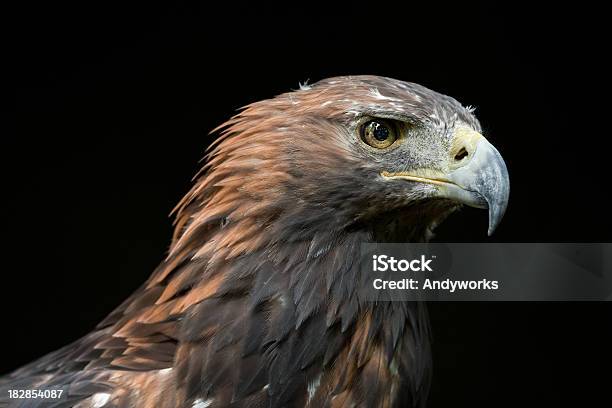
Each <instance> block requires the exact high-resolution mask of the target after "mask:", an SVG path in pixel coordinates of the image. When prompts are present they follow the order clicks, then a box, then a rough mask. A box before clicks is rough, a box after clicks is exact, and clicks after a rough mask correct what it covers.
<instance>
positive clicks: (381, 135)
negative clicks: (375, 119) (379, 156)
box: [373, 123, 389, 142]
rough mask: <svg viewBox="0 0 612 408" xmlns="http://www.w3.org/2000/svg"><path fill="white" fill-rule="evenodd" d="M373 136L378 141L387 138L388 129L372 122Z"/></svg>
mask: <svg viewBox="0 0 612 408" xmlns="http://www.w3.org/2000/svg"><path fill="white" fill-rule="evenodd" d="M373 125H374V126H373V127H374V138H375V139H376V140H378V141H380V142H384V141H385V140H387V139H388V138H389V129H387V127H386V126H384V125H381V124H380V123H373Z"/></svg>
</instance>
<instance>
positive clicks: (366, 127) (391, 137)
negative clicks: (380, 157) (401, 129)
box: [359, 119, 397, 149]
mask: <svg viewBox="0 0 612 408" xmlns="http://www.w3.org/2000/svg"><path fill="white" fill-rule="evenodd" d="M359 133H360V135H361V139H362V140H363V141H364V142H366V143H367V144H369V145H370V146H372V147H375V148H377V149H384V148H386V147H389V146H391V145H392V144H393V143H394V142H395V141H396V140H397V131H396V127H395V126H393V124H391V123H389V122H387V121H385V120H381V119H373V120H370V121H368V122H366V123H364V124H363V125H361V129H360V131H359Z"/></svg>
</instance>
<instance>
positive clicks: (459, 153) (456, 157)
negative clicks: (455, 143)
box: [455, 147, 468, 161]
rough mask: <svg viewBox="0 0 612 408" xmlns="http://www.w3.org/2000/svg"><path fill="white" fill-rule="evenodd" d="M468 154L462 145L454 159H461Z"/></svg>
mask: <svg viewBox="0 0 612 408" xmlns="http://www.w3.org/2000/svg"><path fill="white" fill-rule="evenodd" d="M467 155H468V152H467V150H465V147H462V148H461V149H460V150H459V151H458V152H457V154H456V155H455V160H457V161H461V160H463V159H464V158H465V157H466V156H467Z"/></svg>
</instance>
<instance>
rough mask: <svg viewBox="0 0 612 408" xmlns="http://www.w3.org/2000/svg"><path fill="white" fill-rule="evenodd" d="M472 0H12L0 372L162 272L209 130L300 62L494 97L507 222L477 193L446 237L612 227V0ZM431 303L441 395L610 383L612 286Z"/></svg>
mask: <svg viewBox="0 0 612 408" xmlns="http://www.w3.org/2000/svg"><path fill="white" fill-rule="evenodd" d="M457 3H459V4H456V5H455V6H450V5H443V4H435V5H432V6H431V7H430V8H429V7H423V6H422V5H421V6H418V7H417V5H416V4H413V3H410V2H403V3H401V5H397V4H383V3H381V2H376V3H371V4H369V5H363V6H358V5H356V4H352V5H348V4H347V5H345V6H343V7H342V6H337V7H336V8H334V9H332V7H331V5H329V4H328V5H327V6H325V7H321V8H319V7H315V6H314V5H310V4H306V3H305V4H302V5H300V6H296V7H295V9H293V10H280V9H278V8H277V7H276V6H272V5H257V6H255V5H251V6H249V7H244V6H239V5H237V4H235V5H229V4H228V5H227V7H226V8H224V7H222V5H219V4H214V5H213V4H209V5H204V3H201V4H199V5H186V4H176V3H175V4H173V5H168V4H166V5H154V4H152V3H146V4H142V5H138V4H130V5H127V4H124V3H119V4H114V5H113V4H110V3H103V4H100V5H92V4H90V3H89V2H82V3H79V4H63V5H58V4H54V3H48V4H45V5H37V4H33V3H29V4H24V5H23V6H22V7H21V8H20V9H19V10H16V9H11V10H3V12H2V14H1V19H2V27H3V28H2V30H3V33H2V34H3V43H4V44H5V46H3V50H2V61H3V64H2V65H3V66H4V67H5V68H9V72H8V73H5V74H3V79H4V81H3V82H4V83H5V84H4V85H5V86H7V87H8V90H7V91H3V94H5V95H11V94H13V92H14V99H13V100H12V101H10V100H9V101H8V105H7V107H6V109H3V117H4V119H3V120H2V122H1V125H2V129H3V130H2V138H1V139H2V150H1V153H2V196H3V197H2V199H1V202H0V205H1V206H2V212H1V217H2V225H3V229H2V232H3V236H4V238H5V239H6V240H5V241H6V242H5V243H4V244H3V246H2V258H1V259H2V264H1V265H2V266H1V278H0V279H1V280H0V282H1V287H2V296H1V298H0V302H1V309H0V310H1V312H0V318H1V319H2V325H1V327H2V329H1V339H2V340H1V342H2V343H1V345H2V348H1V349H0V372H6V371H9V370H11V369H14V368H16V367H18V366H19V365H21V364H24V363H26V362H28V361H29V360H32V359H34V358H36V357H38V356H41V355H42V354H44V353H46V352H49V351H52V350H54V349H56V348H58V347H60V346H62V345H64V344H66V343H67V342H70V341H72V340H74V339H76V338H78V337H79V336H81V335H83V334H85V333H86V332H87V331H89V330H90V329H91V328H92V327H93V326H94V325H95V324H96V323H97V322H98V321H99V320H101V319H102V318H103V317H104V316H105V315H106V314H107V313H109V312H110V311H111V310H112V309H113V308H114V307H115V306H116V305H118V304H119V303H120V302H121V300H123V299H124V298H125V297H126V296H128V294H130V293H131V292H132V291H133V290H134V289H135V288H136V287H137V286H138V285H139V284H140V283H141V282H143V281H144V279H145V278H146V277H147V276H148V274H149V273H150V272H151V271H152V270H153V268H154V267H155V266H156V264H157V263H158V262H159V261H160V260H161V259H162V258H163V256H164V254H165V251H166V249H167V245H168V242H169V238H170V234H171V221H170V219H168V218H167V215H168V213H169V212H170V210H171V209H172V207H173V206H174V204H175V203H176V202H177V201H178V200H179V199H180V197H181V196H182V194H184V193H185V192H186V191H187V189H188V188H189V185H190V179H191V177H192V176H193V174H194V173H195V172H196V170H197V169H198V166H199V165H198V160H199V159H200V158H201V156H202V154H203V151H204V149H205V147H206V145H207V144H208V143H210V141H211V140H212V138H211V136H208V132H209V131H210V130H211V129H212V128H214V127H215V126H216V125H218V124H219V123H221V122H222V121H224V120H225V119H227V118H228V117H229V116H231V115H232V114H233V113H234V112H235V111H236V109H238V108H240V107H241V106H243V105H245V104H247V103H249V102H252V101H255V100H259V99H263V98H267V97H271V96H273V95H275V94H278V93H280V92H284V91H287V90H289V89H295V88H297V87H298V82H299V81H302V82H303V81H306V80H310V81H311V82H314V81H316V80H318V79H322V78H325V77H328V76H334V75H343V74H378V75H385V76H390V77H395V78H398V79H402V80H408V81H413V82H418V83H421V84H423V85H426V86H428V87H430V88H432V89H435V90H437V91H439V92H442V93H445V94H448V95H451V96H453V97H455V98H457V99H458V100H460V101H461V102H462V103H464V104H466V105H473V106H476V108H477V110H476V113H477V115H478V117H479V118H480V120H481V122H482V124H483V126H484V128H485V131H486V136H487V137H488V138H489V139H490V140H492V142H493V143H494V144H495V145H496V146H497V147H498V149H499V150H500V151H501V153H502V155H503V156H504V157H505V159H506V162H507V165H508V168H509V171H510V176H511V183H512V192H511V199H510V205H509V208H508V211H507V213H506V217H505V219H504V221H503V222H502V224H501V225H500V227H499V229H498V231H497V232H496V233H495V235H494V236H493V237H492V238H487V237H486V223H487V220H486V214H485V212H481V211H477V210H471V209H466V210H464V211H463V212H462V213H460V214H459V215H456V216H455V217H453V218H452V219H450V220H448V221H447V222H446V223H445V224H444V225H443V226H442V227H440V229H439V231H438V232H439V235H438V240H441V241H476V242H478V241H502V242H503V241H507V242H547V241H552V242H574V241H575V242H609V241H611V237H612V229H611V228H610V227H611V225H612V223H611V218H610V216H609V209H610V200H609V196H608V194H607V192H606V190H608V189H609V187H608V183H609V180H608V177H607V176H606V174H608V170H607V168H608V163H609V161H610V160H609V155H610V153H609V150H608V149H607V146H606V141H607V139H608V137H609V126H608V125H607V124H606V123H607V121H608V116H609V115H607V114H606V112H605V110H606V109H607V105H609V103H606V100H605V97H603V95H605V92H604V90H603V86H604V85H605V81H604V79H605V76H604V67H603V59H604V53H606V52H608V51H609V50H608V48H609V47H608V45H607V43H606V44H605V38H604V33H605V32H606V31H607V30H606V26H605V24H604V22H603V21H601V19H600V18H598V16H599V15H601V12H602V11H601V10H595V9H592V8H591V7H590V6H588V5H586V4H583V5H582V6H581V7H580V8H576V7H575V6H571V7H570V6H567V7H566V8H560V7H561V6H560V5H559V4H554V5H553V4H551V5H539V6H536V5H535V4H523V5H519V4H517V3H514V2H513V3H512V5H506V6H501V5H496V6H494V5H468V4H464V2H457ZM431 314H432V324H433V331H434V359H435V373H434V382H433V390H432V394H431V398H430V406H431V407H448V406H471V407H473V406H487V407H489V406H524V405H527V406H532V405H534V406H535V405H537V406H559V405H568V406H569V405H577V406H601V405H602V404H607V403H609V391H607V389H608V387H609V373H608V372H606V371H605V370H606V369H609V368H610V367H612V365H611V364H610V363H611V362H612V351H611V349H612V347H611V346H612V307H610V305H609V304H604V303H554V304H551V303H548V304H544V303H529V304H528V303H512V304H508V303H506V304H501V303H500V304H484V303H471V304H467V303H463V304H451V303H444V304H442V303H439V304H433V305H431ZM604 397H605V398H604Z"/></svg>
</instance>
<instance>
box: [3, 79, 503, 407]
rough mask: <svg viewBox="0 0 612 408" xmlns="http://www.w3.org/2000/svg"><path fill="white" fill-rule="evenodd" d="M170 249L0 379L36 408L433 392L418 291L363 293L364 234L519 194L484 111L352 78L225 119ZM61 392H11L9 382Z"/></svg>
mask: <svg viewBox="0 0 612 408" xmlns="http://www.w3.org/2000/svg"><path fill="white" fill-rule="evenodd" d="M216 131H217V132H218V133H220V135H219V138H218V139H217V140H216V141H215V142H214V143H213V144H212V146H211V147H210V148H209V151H208V155H207V157H206V158H207V160H206V162H205V165H204V166H203V168H202V170H201V172H200V173H199V174H198V176H197V180H196V182H195V185H194V186H193V188H192V189H191V191H189V192H188V193H187V195H186V196H185V197H184V198H183V199H182V200H181V201H180V203H179V204H178V206H177V207H176V209H175V210H174V213H175V215H176V220H175V232H174V236H173V239H172V243H171V246H170V250H169V254H168V256H167V258H166V259H165V260H164V261H163V262H162V263H161V265H159V267H158V268H157V269H156V270H155V271H154V272H153V274H152V275H151V277H150V278H149V279H148V280H147V281H146V282H145V283H144V284H143V285H142V287H140V288H139V289H138V290H137V291H136V292H135V293H134V294H133V295H132V296H131V297H129V298H128V299H127V300H126V301H125V302H124V303H123V304H122V305H121V306H119V307H118V308H117V309H116V310H115V311H114V312H112V313H111V314H110V315H109V316H108V317H107V318H106V319H105V320H104V321H103V322H101V323H100V324H99V325H98V326H97V327H96V328H95V330H94V331H92V332H91V333H89V334H88V335H86V336H85V337H83V338H81V339H80V340H78V341H76V342H75V343H73V344H70V345H68V346H66V347H64V348H62V349H60V350H58V351H55V352H53V353H51V354H49V355H47V356H45V357H42V358H41V359H39V360H38V361H35V362H33V363H30V364H28V365H26V366H24V367H22V368H20V369H18V370H16V371H14V372H13V373H11V374H8V375H7V376H5V377H3V378H2V379H0V404H2V403H4V404H6V403H8V404H11V405H12V406H24V407H25V406H27V407H38V406H40V407H43V406H44V407H96V408H100V407H159V408H167V407H189V408H204V407H287V406H299V407H302V406H310V407H354V406H366V407H389V406H404V407H413V406H423V405H424V403H425V399H426V396H427V392H428V384H429V373H430V365H431V364H430V359H431V357H430V344H429V336H430V333H429V328H428V327H429V326H428V320H427V313H426V309H425V306H424V304H422V303H420V302H378V303H376V302H368V301H366V300H364V299H362V298H360V297H359V291H358V288H357V287H356V280H355V278H354V276H355V273H356V269H357V263H358V262H357V259H358V258H359V256H358V252H359V247H360V244H361V243H364V242H423V241H427V240H428V239H429V238H430V237H431V236H432V230H433V229H434V227H435V226H436V225H438V224H439V223H440V222H441V221H442V220H443V219H444V218H445V217H447V216H448V215H449V214H451V213H452V212H453V211H455V210H456V209H457V208H459V207H460V206H461V205H462V204H467V205H470V206H475V207H480V208H488V210H489V233H491V232H492V231H493V230H494V229H495V227H496V225H497V224H498V222H499V221H500V219H501V217H502V216H503V213H504V210H505V208H506V204H507V201H508V194H509V182H508V174H507V171H506V166H505V164H504V162H503V160H502V158H501V156H500V154H499V153H498V152H497V150H496V149H495V148H494V147H493V146H492V145H491V144H490V143H489V142H488V141H487V140H486V139H485V138H484V137H483V136H481V134H480V133H481V128H480V124H479V122H478V120H477V119H476V118H475V117H474V115H473V114H472V110H471V109H469V108H465V107H463V106H462V105H461V104H459V103H458V102H457V101H456V100H454V99H452V98H450V97H448V96H444V95H441V94H439V93H436V92H433V91H431V90H429V89H427V88H425V87H423V86H420V85H417V84H413V83H408V82H402V81H398V80H394V79H390V78H383V77H377V76H347V77H337V78H330V79H326V80H322V81H320V82H317V83H316V84H313V85H311V86H308V85H303V86H300V89H299V90H296V91H293V92H288V93H285V94H282V95H279V96H277V97H275V98H273V99H270V100H265V101H260V102H255V103H253V104H251V105H248V106H246V107H245V108H244V109H243V110H241V112H240V113H238V114H237V115H236V116H234V117H233V118H231V119H230V120H229V121H227V122H226V123H224V124H223V125H221V126H220V127H219V128H218V129H216ZM28 389H30V390H61V396H59V397H57V393H56V398H50V397H49V398H46V397H45V398H30V399H10V398H9V390H28Z"/></svg>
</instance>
